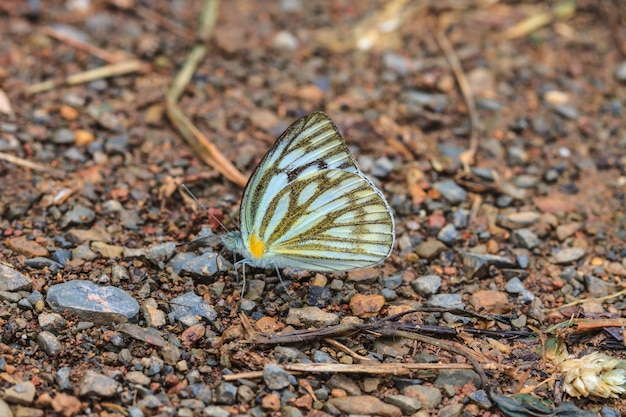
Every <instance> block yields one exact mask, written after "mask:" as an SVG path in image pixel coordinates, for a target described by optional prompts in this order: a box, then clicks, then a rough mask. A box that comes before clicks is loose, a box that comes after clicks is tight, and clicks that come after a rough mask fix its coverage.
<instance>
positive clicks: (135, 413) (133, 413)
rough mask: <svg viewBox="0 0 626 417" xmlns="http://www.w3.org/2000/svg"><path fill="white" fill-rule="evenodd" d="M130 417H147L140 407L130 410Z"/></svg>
mask: <svg viewBox="0 0 626 417" xmlns="http://www.w3.org/2000/svg"><path fill="white" fill-rule="evenodd" d="M128 417H145V414H144V413H143V411H142V410H141V408H139V407H130V408H128Z"/></svg>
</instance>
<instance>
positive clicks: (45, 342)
mask: <svg viewBox="0 0 626 417" xmlns="http://www.w3.org/2000/svg"><path fill="white" fill-rule="evenodd" d="M37 344H38V345H39V347H40V348H41V350H43V351H44V352H46V354H48V356H57V355H58V354H59V353H61V350H63V346H62V345H61V342H59V339H58V338H57V337H56V336H55V335H54V334H53V333H50V332H46V331H43V332H41V333H39V334H38V335H37Z"/></svg>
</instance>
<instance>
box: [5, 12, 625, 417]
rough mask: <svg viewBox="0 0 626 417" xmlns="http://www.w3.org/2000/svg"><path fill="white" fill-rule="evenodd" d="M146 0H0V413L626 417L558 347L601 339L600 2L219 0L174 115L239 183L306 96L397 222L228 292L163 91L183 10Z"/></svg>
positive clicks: (216, 205)
mask: <svg viewBox="0 0 626 417" xmlns="http://www.w3.org/2000/svg"><path fill="white" fill-rule="evenodd" d="M207 3H209V4H210V3H211V2H207ZM145 4H146V6H144V3H143V2H134V3H133V2H131V1H124V0H115V1H105V0H91V1H90V0H86V1H83V2H79V1H61V0H55V1H49V2H36V1H29V2H17V3H16V4H10V5H9V4H0V48H1V49H0V51H1V52H0V189H1V190H2V192H1V193H0V215H1V217H0V232H1V234H2V239H1V240H0V417H5V416H6V417H11V416H15V417H25V416H33V417H35V416H53V417H56V416H64V417H72V416H90V417H92V416H94V417H95V416H98V417H109V416H131V417H141V416H163V417H165V416H179V417H187V416H228V415H252V416H262V415H282V416H292V417H297V416H303V415H307V416H322V415H328V414H330V415H379V416H401V415H414V416H419V417H426V416H430V415H437V416H441V417H444V416H446V417H453V416H485V417H486V416H513V415H514V416H525V415H531V414H530V411H528V409H526V411H512V410H513V408H512V407H513V406H511V405H510V403H507V401H521V400H520V397H515V396H513V394H520V393H521V394H531V395H532V397H528V398H533V399H535V400H538V399H541V400H546V401H550V402H552V403H554V404H555V406H556V407H557V408H556V409H550V410H549V411H545V412H543V414H532V415H545V416H557V415H558V416H587V415H588V416H596V415H601V416H603V417H610V416H619V415H626V403H625V402H624V400H623V399H622V398H621V394H622V392H623V391H624V390H626V384H623V382H624V381H626V375H622V374H619V375H622V376H623V381H621V380H619V378H617V380H618V381H617V382H616V383H613V385H614V386H615V387H614V391H611V392H610V395H609V394H607V396H608V397H609V398H602V395H600V394H599V392H600V391H598V390H599V389H601V388H602V387H605V385H602V384H609V385H610V383H609V382H608V380H605V379H603V378H604V377H605V376H606V375H604V374H603V375H601V376H600V377H599V378H600V380H601V381H603V382H601V383H599V385H598V386H596V387H591V385H589V384H590V383H589V382H587V381H585V380H584V378H583V377H582V376H581V377H580V379H578V380H576V381H578V383H579V385H577V390H574V391H572V388H571V385H568V376H567V375H568V374H566V371H565V369H566V367H565V366H564V365H562V363H563V360H564V359H566V358H580V357H583V356H584V355H587V354H590V353H593V352H601V353H603V354H606V355H608V356H610V357H612V358H617V359H620V358H624V357H625V356H624V328H625V327H626V323H625V322H624V319H623V317H624V313H625V312H626V299H625V296H624V293H623V291H624V282H625V280H626V243H624V242H625V241H626V209H625V207H626V201H625V200H626V197H625V196H626V133H625V131H624V113H625V110H624V108H623V107H624V105H625V101H626V89H625V88H624V85H625V83H626V31H625V30H624V28H625V27H626V15H625V12H624V11H625V10H626V9H624V7H622V6H621V4H620V3H619V2H594V1H590V0H589V1H582V0H581V1H579V2H576V3H574V2H561V3H550V4H543V3H541V2H536V3H525V2H480V1H467V2H452V3H447V2H428V1H425V2H418V1H414V2H410V1H402V0H391V1H373V0H372V1H363V2H351V1H303V0H280V1H275V2H260V1H257V2H254V1H245V0H234V1H228V2H226V1H225V2H221V3H220V4H219V9H218V17H217V23H216V26H215V28H214V30H213V32H212V33H211V37H210V40H209V41H208V42H206V43H205V44H206V45H208V55H207V57H206V58H205V59H203V60H202V62H201V64H200V66H199V67H198V69H197V71H195V72H194V73H193V75H192V76H191V79H190V82H189V84H188V85H187V87H186V88H185V89H184V94H183V95H182V97H181V99H180V102H179V106H180V109H181V110H182V112H183V113H184V114H185V115H186V116H187V117H188V118H189V119H190V120H191V121H192V122H193V123H194V125H195V126H196V127H197V128H198V129H199V130H200V131H201V132H202V133H203V134H204V135H205V136H206V138H207V139H208V140H209V141H210V142H211V143H213V144H214V146H215V147H216V148H217V149H219V151H220V152H221V153H223V156H224V158H225V159H226V160H229V161H231V162H232V163H233V164H234V166H235V167H236V168H237V169H238V170H239V171H241V172H243V173H246V175H249V173H250V172H252V170H253V169H254V167H255V166H256V164H257V163H258V162H259V161H260V159H261V158H262V157H263V155H264V154H265V152H267V150H268V149H269V147H270V146H271V144H272V143H273V142H274V140H275V139H276V138H277V137H278V136H279V135H280V133H281V132H282V131H283V130H284V129H285V128H286V127H288V126H289V125H290V124H291V123H292V122H293V121H295V120H296V119H298V118H299V117H301V116H303V115H305V114H308V113H311V112H315V111H324V112H326V113H327V114H328V115H329V116H330V117H331V118H332V119H333V120H334V121H335V123H336V124H337V126H338V128H339V129H340V130H341V132H342V133H343V135H344V137H345V138H346V142H347V144H348V146H349V148H350V150H351V152H353V154H354V156H355V158H356V159H357V161H358V163H359V165H360V167H361V169H362V171H363V172H364V173H365V174H366V175H367V176H368V177H369V178H370V179H371V180H372V181H373V183H374V184H376V186H378V187H379V188H380V189H381V191H382V192H383V194H385V196H386V197H387V198H388V200H389V203H390V205H391V208H392V210H393V213H394V215H395V221H396V230H395V232H396V244H395V247H394V250H393V252H392V254H391V256H390V257H389V258H388V259H387V260H386V261H385V262H384V263H383V264H381V265H378V266H376V267H370V268H364V269H359V270H354V271H350V272H347V273H315V272H311V271H305V270H297V269H293V268H285V269H282V270H281V275H282V280H283V282H281V280H279V278H278V277H277V274H276V272H275V271H274V270H273V269H271V268H270V269H268V270H265V271H264V270H260V269H248V270H247V278H248V279H247V283H246V290H245V297H243V298H242V297H241V294H242V285H241V284H242V283H241V282H240V281H239V282H238V281H237V275H236V273H235V270H234V267H233V261H234V259H233V256H232V254H231V253H229V252H228V251H225V250H223V247H222V244H221V240H220V238H219V236H218V235H219V234H223V233H224V230H223V228H222V226H221V225H220V224H218V220H219V221H220V222H221V223H222V224H223V226H224V228H226V230H227V231H228V230H235V229H236V228H237V227H238V212H239V200H240V196H241V192H242V187H241V184H237V182H238V181H237V180H234V181H230V180H228V179H227V178H226V177H225V176H224V174H223V172H221V171H220V170H219V169H214V168H215V166H207V165H206V164H205V163H203V159H202V157H201V156H199V155H198V153H196V152H194V150H193V149H192V148H191V147H189V146H188V145H187V144H186V143H185V142H184V141H183V139H182V138H181V134H180V132H179V131H178V130H176V129H175V128H174V126H173V124H172V123H171V122H170V120H169V119H168V114H167V107H166V104H165V100H164V92H165V91H166V90H167V89H168V88H169V86H170V85H171V84H172V81H173V79H174V77H175V76H176V74H177V72H178V71H179V69H180V68H181V66H182V65H183V63H184V62H185V60H186V59H187V55H188V53H189V51H190V50H191V49H192V46H193V44H194V41H195V40H196V39H198V37H197V36H196V31H197V30H198V16H200V15H201V11H202V8H203V6H204V5H203V3H202V2H168V1H162V0H155V1H151V2H145ZM440 25H445V28H447V30H445V31H440V30H439V27H441V26H440ZM446 41H447V43H446ZM447 44H449V45H450V46H451V48H447V47H446V45H447ZM450 57H453V58H456V59H457V60H458V61H459V63H460V66H455V65H454V61H452V64H451V63H450V62H451V61H449V58H450ZM447 58H448V59H447ZM120 63H124V64H125V65H127V66H126V67H125V69H120V68H121V67H120V66H119V64H120ZM107 65H109V66H110V65H118V67H116V68H117V71H118V72H117V73H113V72H111V71H114V70H112V69H111V68H110V67H108V68H107V71H109V73H108V74H107V75H106V76H102V75H96V76H95V77H94V78H93V79H91V80H89V81H87V82H76V79H75V78H69V79H68V78H67V77H69V76H72V75H75V74H78V73H82V72H84V71H87V70H92V69H96V68H101V67H105V66H107ZM455 70H460V72H455ZM51 81H52V82H51ZM46 82H48V83H47V84H42V83H46ZM459 85H460V88H459ZM465 86H466V87H468V91H471V94H470V95H469V98H468V96H466V95H464V94H463V93H462V91H463V88H465ZM468 103H474V105H471V104H468ZM474 109H475V110H474ZM474 111H475V116H476V117H475V121H474V123H472V114H473V112H474ZM473 139H475V140H476V153H475V155H474V156H473V160H469V163H468V159H467V156H468V154H467V152H466V151H467V150H468V149H471V146H472V143H473ZM181 183H184V184H186V185H187V186H188V187H189V188H190V189H191V191H192V193H193V194H194V195H195V196H196V197H197V198H198V199H199V201H200V202H201V204H202V205H203V206H205V207H207V208H208V211H209V213H210V216H207V213H206V212H205V211H204V210H199V209H198V207H197V205H196V204H195V203H194V202H193V201H192V200H191V199H190V198H189V197H188V195H187V194H186V193H185V192H184V191H182V190H181V189H180V188H179V187H178V186H179V185H180V184H181ZM199 238H200V239H199ZM192 241H193V242H192ZM190 242H191V243H190ZM607 363H610V364H611V365H606V366H605V368H603V370H602V372H605V373H606V372H608V371H609V370H610V369H612V368H616V369H617V371H616V372H618V373H619V372H624V371H623V369H624V368H626V365H624V364H622V363H621V362H619V361H615V362H607ZM581 366H582V365H580V363H578V362H576V363H575V365H574V366H573V368H574V369H575V371H574V372H579V371H576V370H577V369H582V368H581ZM594 369H595V368H594ZM620 370H621V371H620ZM590 372H591V371H590ZM579 373H582V371H580V372H579ZM620 381H621V383H622V384H621V385H620ZM570 382H571V379H570ZM613 385H612V386H613ZM620 386H621V387H622V388H620ZM587 394H590V395H587ZM528 398H527V399H528ZM507 404H509V405H507ZM517 404H518V405H519V404H521V403H517Z"/></svg>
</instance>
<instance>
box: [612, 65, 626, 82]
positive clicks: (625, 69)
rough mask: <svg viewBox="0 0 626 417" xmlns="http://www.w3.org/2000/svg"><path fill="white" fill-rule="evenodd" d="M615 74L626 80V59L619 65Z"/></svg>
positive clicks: (619, 79) (619, 78)
mask: <svg viewBox="0 0 626 417" xmlns="http://www.w3.org/2000/svg"><path fill="white" fill-rule="evenodd" d="M613 75H614V76H615V79H616V80H618V81H626V61H622V62H620V63H619V64H618V65H617V67H616V68H615V71H614V72H613Z"/></svg>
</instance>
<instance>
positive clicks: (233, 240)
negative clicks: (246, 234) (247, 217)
mask: <svg viewBox="0 0 626 417" xmlns="http://www.w3.org/2000/svg"><path fill="white" fill-rule="evenodd" d="M221 238H222V242H223V243H224V246H226V249H228V250H230V251H231V252H236V253H239V254H243V253H244V250H245V245H244V244H243V238H242V237H241V232H238V231H232V232H228V233H226V234H225V235H222V236H221Z"/></svg>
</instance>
